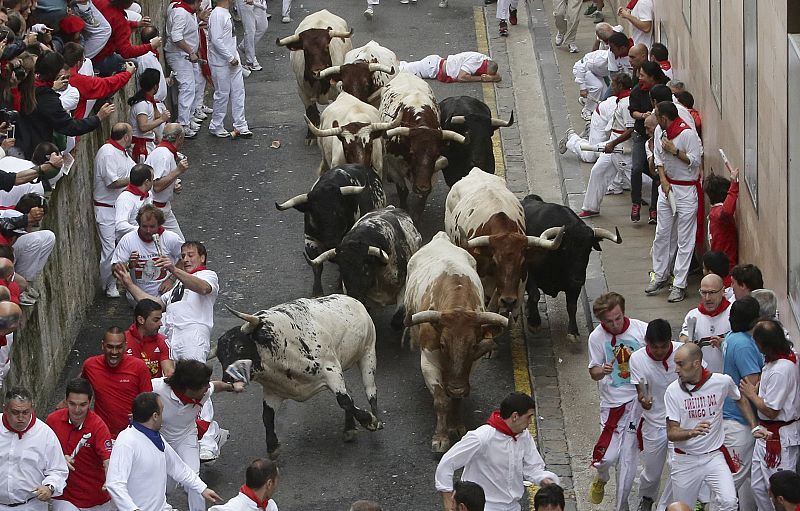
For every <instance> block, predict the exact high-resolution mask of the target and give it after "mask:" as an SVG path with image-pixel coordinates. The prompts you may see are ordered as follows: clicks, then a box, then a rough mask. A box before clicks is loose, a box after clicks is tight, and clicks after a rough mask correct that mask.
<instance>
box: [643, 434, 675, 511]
mask: <svg viewBox="0 0 800 511" xmlns="http://www.w3.org/2000/svg"><path fill="white" fill-rule="evenodd" d="M642 444H643V445H642V446H643V450H642V451H641V455H640V458H641V461H642V474H641V476H639V496H640V497H648V498H650V499H653V500H656V496H657V495H658V487H659V486H660V485H661V473H662V471H663V470H664V463H665V462H666V461H667V454H668V451H669V441H668V440H667V428H666V427H656V426H652V425H650V424H648V423H647V422H645V423H644V424H642ZM661 502H664V507H666V506H667V505H668V504H671V503H672V484H671V483H670V481H669V479H668V480H667V484H666V485H665V486H664V492H663V493H662V494H661ZM657 509H662V507H661V506H660V504H659V507H658V508H657Z"/></svg>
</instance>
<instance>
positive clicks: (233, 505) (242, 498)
mask: <svg viewBox="0 0 800 511" xmlns="http://www.w3.org/2000/svg"><path fill="white" fill-rule="evenodd" d="M208 511H258V508H257V507H256V503H255V502H253V500H252V499H251V498H250V497H248V496H247V495H245V494H244V493H242V492H239V494H238V495H237V496H235V497H234V498H232V499H231V500H229V501H228V502H226V503H225V504H220V505H218V506H211V507H210V508H209V509H208ZM264 511H278V505H277V504H275V501H274V500H272V499H269V503H268V504H267V509H265V510H264Z"/></svg>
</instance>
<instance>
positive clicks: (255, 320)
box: [225, 304, 261, 334]
mask: <svg viewBox="0 0 800 511" xmlns="http://www.w3.org/2000/svg"><path fill="white" fill-rule="evenodd" d="M225 308H226V309H228V310H229V311H231V314H233V315H234V316H236V317H237V318H239V319H243V320H245V321H247V323H246V324H244V325H242V333H243V334H249V333H252V332H253V331H254V330H255V329H256V328H258V327H260V326H261V318H259V317H258V316H254V315H252V314H245V313H244V312H239V311H237V310H234V309H231V308H230V307H229V306H228V305H227V304H225Z"/></svg>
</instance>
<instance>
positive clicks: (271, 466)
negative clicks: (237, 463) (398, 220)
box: [209, 458, 279, 511]
mask: <svg viewBox="0 0 800 511" xmlns="http://www.w3.org/2000/svg"><path fill="white" fill-rule="evenodd" d="M278 473H279V471H278V465H277V464H276V463H275V462H274V461H272V460H268V459H266V458H259V459H257V460H253V462H252V463H250V465H249V466H248V467H247V472H246V473H245V484H243V485H242V486H241V488H239V494H238V495H236V496H235V497H233V498H232V499H231V500H229V501H228V502H227V503H225V504H220V505H217V506H212V507H211V509H210V510H209V511H258V510H262V511H278V506H277V505H276V504H275V501H274V500H272V496H273V495H274V494H275V489H276V488H277V487H278Z"/></svg>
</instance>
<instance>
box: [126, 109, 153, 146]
mask: <svg viewBox="0 0 800 511" xmlns="http://www.w3.org/2000/svg"><path fill="white" fill-rule="evenodd" d="M156 110H158V109H157V108H153V104H152V103H150V102H149V101H147V100H143V101H139V102H138V103H136V104H135V105H133V106H132V107H131V115H130V117H129V118H128V122H129V123H130V125H131V126H133V136H134V137H138V138H149V139H150V140H155V138H156V134H155V132H154V131H153V130H150V131H145V132H142V131H139V123H138V122H137V121H136V119H137V118H138V117H139V114H145V115H146V116H147V120H148V121H150V122H153V121H154V120H155V118H156V115H155V114H156Z"/></svg>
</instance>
